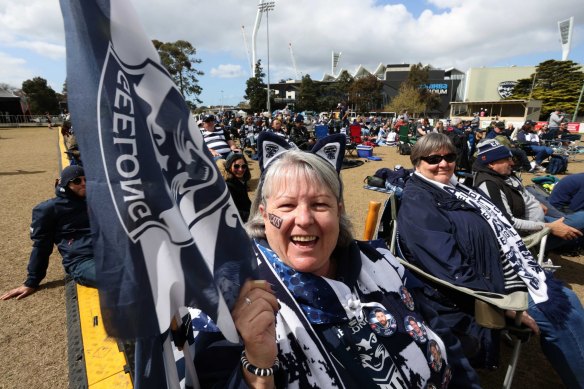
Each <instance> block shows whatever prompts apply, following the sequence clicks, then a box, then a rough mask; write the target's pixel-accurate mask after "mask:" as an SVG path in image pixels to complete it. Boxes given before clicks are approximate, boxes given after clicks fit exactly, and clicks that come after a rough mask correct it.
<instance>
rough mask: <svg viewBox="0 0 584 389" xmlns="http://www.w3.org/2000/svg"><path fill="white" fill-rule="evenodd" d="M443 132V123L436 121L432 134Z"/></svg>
mask: <svg viewBox="0 0 584 389" xmlns="http://www.w3.org/2000/svg"><path fill="white" fill-rule="evenodd" d="M445 131H446V129H445V128H444V122H443V121H442V120H438V122H437V123H436V127H434V130H433V132H438V133H440V134H442V133H443V132H445Z"/></svg>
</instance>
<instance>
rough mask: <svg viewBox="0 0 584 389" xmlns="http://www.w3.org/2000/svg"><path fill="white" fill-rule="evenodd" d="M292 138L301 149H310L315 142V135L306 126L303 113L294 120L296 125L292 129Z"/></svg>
mask: <svg viewBox="0 0 584 389" xmlns="http://www.w3.org/2000/svg"><path fill="white" fill-rule="evenodd" d="M290 140H291V141H292V142H294V144H295V145H296V146H298V148H299V149H300V150H310V149H311V148H312V146H314V144H315V140H314V137H313V136H311V135H310V132H309V131H308V129H307V128H306V127H305V126H304V118H303V117H302V116H301V115H298V116H297V117H296V119H295V120H294V126H293V127H292V128H291V130H290Z"/></svg>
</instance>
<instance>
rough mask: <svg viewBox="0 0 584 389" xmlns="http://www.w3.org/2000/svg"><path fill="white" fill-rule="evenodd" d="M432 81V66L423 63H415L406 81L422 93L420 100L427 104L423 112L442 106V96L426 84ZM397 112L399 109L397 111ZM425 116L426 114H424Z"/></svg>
mask: <svg viewBox="0 0 584 389" xmlns="http://www.w3.org/2000/svg"><path fill="white" fill-rule="evenodd" d="M429 81H430V66H428V65H426V66H422V64H421V63H418V64H416V65H413V66H412V67H411V69H410V72H409V73H408V78H407V80H406V81H405V83H406V84H407V85H408V86H410V87H412V88H416V89H418V93H419V95H420V101H421V102H422V103H423V104H424V105H425V108H424V110H423V111H422V112H420V113H424V114H425V112H426V111H427V110H432V109H437V108H439V107H440V103H441V101H440V96H438V95H437V94H435V93H432V92H430V91H429V90H428V88H427V87H426V85H427V84H428V82H429ZM396 112H397V111H396ZM424 116H425V115H424Z"/></svg>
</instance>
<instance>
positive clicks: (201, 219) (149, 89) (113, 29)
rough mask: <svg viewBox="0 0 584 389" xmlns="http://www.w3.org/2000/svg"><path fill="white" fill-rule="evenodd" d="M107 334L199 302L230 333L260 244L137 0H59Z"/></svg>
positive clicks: (126, 331) (157, 327)
mask: <svg viewBox="0 0 584 389" xmlns="http://www.w3.org/2000/svg"><path fill="white" fill-rule="evenodd" d="M60 2H61V9H62V13H63V17H64V21H65V35H66V43H67V87H68V101H69V109H70V111H71V118H72V121H73V128H74V131H75V133H76V134H77V138H78V140H79V143H80V151H81V156H82V159H83V164H84V167H85V172H86V176H87V179H88V184H87V189H88V190H87V192H88V197H87V201H88V205H89V208H90V219H91V227H92V238H93V242H94V248H95V258H96V262H97V276H98V286H99V294H100V304H101V309H102V315H103V317H104V325H105V327H106V330H107V331H108V333H109V334H110V335H112V336H115V337H117V338H122V339H133V338H142V337H150V336H156V335H159V334H161V333H164V332H165V331H167V330H168V328H169V326H170V321H171V319H172V317H173V315H174V314H175V313H176V312H177V309H178V308H179V307H182V306H189V307H197V308H199V309H201V310H202V311H204V312H205V313H206V314H207V315H208V316H209V317H211V318H212V319H213V320H214V321H215V323H217V325H218V327H219V328H220V329H221V330H222V332H223V334H224V335H225V336H226V337H227V339H229V340H231V341H237V340H238V337H237V333H236V331H235V327H234V325H233V321H232V320H231V316H230V314H229V311H230V308H231V307H232V305H233V303H234V300H235V298H236V297H237V295H238V292H239V287H240V285H241V284H242V282H243V281H244V280H245V279H246V278H248V277H250V276H251V274H252V271H253V267H254V265H253V263H254V258H255V256H254V254H253V250H252V246H251V241H250V240H249V238H248V237H247V235H246V234H245V231H244V229H243V227H242V225H241V221H240V219H239V216H238V213H237V209H236V208H235V206H234V204H233V201H232V200H231V197H230V195H229V191H228V190H227V188H226V185H225V183H224V181H223V179H222V177H221V175H220V174H219V171H218V169H217V166H216V165H215V163H214V161H213V159H212V157H211V154H210V152H209V151H208V149H207V148H206V146H205V145H204V141H203V139H202V136H201V133H200V131H199V129H198V128H197V126H196V124H195V122H194V120H193V118H192V116H191V113H190V111H189V109H188V107H187V105H186V103H185V102H184V99H183V97H182V95H181V93H180V92H179V90H178V89H177V88H176V86H175V85H174V84H173V82H172V79H171V78H170V76H169V74H168V73H167V71H166V70H165V68H164V67H163V66H162V65H161V62H160V59H159V57H158V54H157V52H156V50H155V48H154V46H153V45H152V43H151V41H150V39H149V38H148V37H147V36H146V34H145V32H144V31H143V29H142V26H141V24H140V22H139V21H138V19H137V16H136V14H135V11H134V10H133V8H132V7H131V5H130V4H129V1H128V0H114V1H110V0H60Z"/></svg>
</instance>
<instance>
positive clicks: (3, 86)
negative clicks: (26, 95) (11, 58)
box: [0, 82, 18, 93]
mask: <svg viewBox="0 0 584 389" xmlns="http://www.w3.org/2000/svg"><path fill="white" fill-rule="evenodd" d="M0 90H5V91H8V92H12V93H14V92H16V91H18V88H17V87H15V86H12V85H10V84H7V83H5V82H0Z"/></svg>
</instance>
